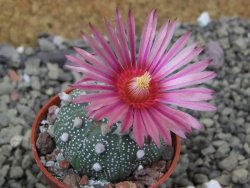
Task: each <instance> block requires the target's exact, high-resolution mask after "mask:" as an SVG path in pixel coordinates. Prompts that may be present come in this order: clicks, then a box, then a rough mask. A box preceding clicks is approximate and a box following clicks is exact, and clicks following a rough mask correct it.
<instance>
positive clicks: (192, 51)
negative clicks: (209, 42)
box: [155, 45, 203, 79]
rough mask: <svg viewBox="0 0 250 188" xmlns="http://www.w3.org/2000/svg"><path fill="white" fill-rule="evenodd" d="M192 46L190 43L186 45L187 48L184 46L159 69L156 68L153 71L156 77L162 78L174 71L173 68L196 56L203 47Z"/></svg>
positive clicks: (175, 68) (177, 67)
mask: <svg viewBox="0 0 250 188" xmlns="http://www.w3.org/2000/svg"><path fill="white" fill-rule="evenodd" d="M194 47H195V45H191V46H188V47H187V48H184V49H183V50H182V51H181V52H180V53H179V54H178V55H177V56H175V57H174V58H173V59H172V60H170V61H169V62H166V64H165V65H164V67H162V68H161V69H159V68H158V70H156V71H155V73H156V74H157V77H159V79H162V78H164V77H166V76H167V75H169V74H171V73H172V72H174V71H175V70H177V69H179V68H180V67H182V66H184V65H186V64H187V63H189V62H190V61H191V60H193V59H194V58H195V57H197V56H198V55H199V54H200V53H201V51H202V50H203V48H194Z"/></svg>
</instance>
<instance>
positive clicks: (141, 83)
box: [128, 72, 151, 102]
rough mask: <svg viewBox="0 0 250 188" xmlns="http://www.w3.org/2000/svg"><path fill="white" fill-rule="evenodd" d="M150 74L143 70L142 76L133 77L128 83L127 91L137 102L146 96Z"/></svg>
mask: <svg viewBox="0 0 250 188" xmlns="http://www.w3.org/2000/svg"><path fill="white" fill-rule="evenodd" d="M150 80H151V76H150V74H149V73H148V72H145V73H144V74H143V75H142V76H139V77H135V78H133V79H132V80H131V82H130V84H129V87H128V89H129V93H130V95H131V96H133V98H134V99H135V100H137V101H138V102H139V101H141V100H144V99H145V98H147V96H148V94H149V84H150Z"/></svg>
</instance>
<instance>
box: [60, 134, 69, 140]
mask: <svg viewBox="0 0 250 188" xmlns="http://www.w3.org/2000/svg"><path fill="white" fill-rule="evenodd" d="M60 138H61V140H62V141H63V142H67V141H68V140H69V134H68V133H63V134H62V135H61V137H60Z"/></svg>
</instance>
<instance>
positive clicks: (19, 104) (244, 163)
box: [0, 18, 250, 188]
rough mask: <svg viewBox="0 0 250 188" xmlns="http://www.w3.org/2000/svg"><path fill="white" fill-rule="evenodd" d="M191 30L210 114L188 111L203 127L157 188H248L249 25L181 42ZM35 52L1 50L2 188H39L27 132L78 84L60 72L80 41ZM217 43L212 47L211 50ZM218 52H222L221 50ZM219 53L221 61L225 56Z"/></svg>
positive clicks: (227, 22) (42, 45) (233, 24)
mask: <svg viewBox="0 0 250 188" xmlns="http://www.w3.org/2000/svg"><path fill="white" fill-rule="evenodd" d="M187 29H192V30H193V36H194V37H192V40H194V39H195V40H198V41H199V42H200V43H201V44H202V45H206V44H208V43H209V42H210V43H209V45H207V48H206V50H205V53H204V54H203V55H204V56H206V54H211V55H212V57H213V58H214V60H215V64H214V65H213V66H211V68H210V69H213V70H215V71H216V72H217V74H218V76H217V77H216V79H214V80H213V81H210V83H208V86H209V87H211V88H214V89H215V90H216V91H217V93H216V97H215V99H214V101H213V102H214V103H215V104H216V106H217V107H218V110H217V111H216V112H214V113H196V112H191V113H192V114H193V115H195V116H196V117H198V118H199V119H200V121H201V122H202V123H203V124H204V125H205V130H204V131H201V132H197V131H195V132H194V134H192V135H190V136H188V137H189V139H187V140H183V145H182V151H181V156H180V160H179V164H178V166H177V167H176V169H175V172H174V174H173V175H172V176H171V178H170V179H169V181H168V182H166V184H165V185H164V186H163V187H178V188H179V187H187V186H195V187H197V188H198V187H201V186H200V185H202V184H203V183H204V182H207V181H209V180H211V179H216V180H218V181H219V182H220V184H221V185H222V186H223V187H224V188H231V187H233V188H250V174H249V171H250V116H249V113H250V107H249V106H250V82H249V80H250V22H249V21H246V20H243V19H241V18H234V19H221V20H219V21H217V22H212V23H210V24H209V25H208V26H206V27H203V28H201V27H198V26H197V25H190V24H184V25H180V26H179V28H178V29H177V31H176V36H180V35H181V34H182V33H184V31H186V30H187ZM37 40H38V44H39V47H38V48H30V47H26V48H23V47H19V48H17V49H15V48H13V47H12V46H11V45H10V44H1V45H0V99H1V100H0V187H3V188H7V187H11V188H22V187H25V188H26V187H27V188H33V187H36V188H44V187H46V183H45V182H44V179H43V178H42V175H41V173H40V172H39V169H38V168H37V166H36V164H35V163H34V160H33V157H32V152H31V145H30V140H29V139H30V133H31V124H32V121H33V120H34V117H35V115H36V113H37V112H38V110H39V109H40V108H41V106H42V104H44V103H45V102H46V101H47V100H48V99H49V98H50V97H51V96H53V95H55V94H58V93H59V92H60V91H62V90H64V89H65V88H67V86H68V84H70V83H73V82H74V81H75V80H78V79H79V78H80V75H79V74H76V73H71V72H68V71H66V70H64V69H63V68H62V66H63V65H64V63H65V59H64V54H65V53H66V54H69V53H73V51H72V46H78V47H82V48H87V46H86V44H85V43H83V42H82V41H81V40H71V41H68V40H64V39H62V38H60V37H58V36H49V35H47V34H42V35H40V36H39V38H38V39H37ZM211 41H215V42H216V43H211ZM220 47H221V48H222V50H221V48H220ZM223 53H224V55H223Z"/></svg>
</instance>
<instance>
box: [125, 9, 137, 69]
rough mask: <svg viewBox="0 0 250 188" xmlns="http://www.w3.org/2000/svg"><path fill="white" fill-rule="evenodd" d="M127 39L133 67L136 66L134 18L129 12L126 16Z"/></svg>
mask: <svg viewBox="0 0 250 188" xmlns="http://www.w3.org/2000/svg"><path fill="white" fill-rule="evenodd" d="M127 30H128V38H129V40H128V41H129V47H130V55H131V63H132V65H133V66H134V67H135V65H136V41H135V20H134V17H133V15H132V13H131V11H130V10H129V15H128V29H127Z"/></svg>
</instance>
